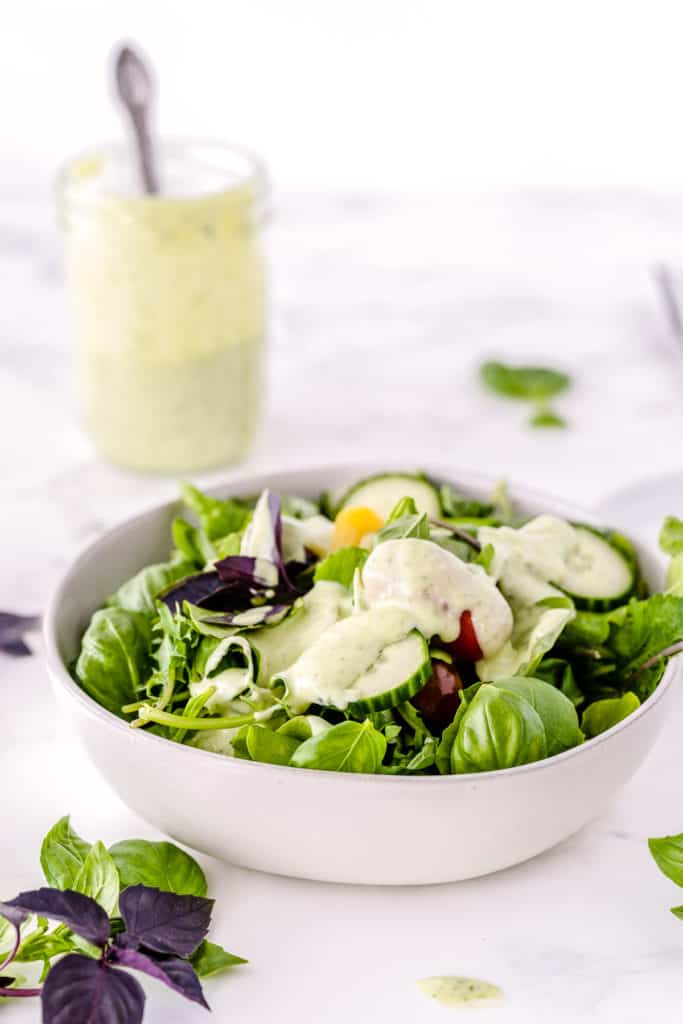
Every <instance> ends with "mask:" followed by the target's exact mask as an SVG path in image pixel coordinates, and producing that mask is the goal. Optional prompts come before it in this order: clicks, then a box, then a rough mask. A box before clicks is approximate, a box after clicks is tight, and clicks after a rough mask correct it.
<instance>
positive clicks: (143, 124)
mask: <svg viewBox="0 0 683 1024" xmlns="http://www.w3.org/2000/svg"><path fill="white" fill-rule="evenodd" d="M130 116H131V122H132V125H133V131H134V133H135V142H136V148H137V152H138V161H139V164H140V174H141V175H142V182H143V185H144V187H145V192H147V193H148V194H149V195H157V193H158V192H159V176H158V174H157V169H156V161H155V159H154V152H153V149H152V137H151V135H150V131H149V121H148V118H147V111H146V110H145V109H138V110H131V112H130Z"/></svg>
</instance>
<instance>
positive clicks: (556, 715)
mask: <svg viewBox="0 0 683 1024" xmlns="http://www.w3.org/2000/svg"><path fill="white" fill-rule="evenodd" d="M493 685H494V686H495V687H496V688H497V689H499V690H505V691H506V693H515V694H517V696H518V697H523V698H524V700H526V701H528V702H529V704H530V705H531V706H532V708H533V709H534V711H536V713H537V714H538V717H539V718H540V719H541V721H542V723H543V728H544V729H545V739H546V744H547V748H548V754H547V756H548V757H553V756H554V755H555V754H561V753H562V751H564V750H571V748H572V747H576V746H578V745H579V743H582V742H583V735H582V732H581V729H579V718H578V715H577V713H576V708H575V707H574V705H573V703H572V702H571V700H569V699H568V698H567V697H565V695H564V694H563V693H561V692H560V690H557V689H555V687H554V686H552V685H551V684H550V683H546V682H545V681H544V680H542V679H534V678H527V677H522V676H517V677H516V678H513V679H496V680H495V681H494V683H493Z"/></svg>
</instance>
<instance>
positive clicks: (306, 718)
mask: <svg viewBox="0 0 683 1024" xmlns="http://www.w3.org/2000/svg"><path fill="white" fill-rule="evenodd" d="M331 728H332V726H331V725H330V723H329V722H326V721H325V719H324V718H321V717H320V716H319V715H295V716H294V718H288V719H287V721H286V722H283V724H282V725H281V726H279V727H278V729H277V732H278V734H279V735H280V736H292V737H293V738H294V739H295V740H299V742H301V743H303V741H304V740H310V738H311V736H318V735H319V734H320V733H323V732H328V730H329V729H331Z"/></svg>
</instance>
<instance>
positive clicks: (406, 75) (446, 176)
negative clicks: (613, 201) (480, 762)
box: [0, 0, 683, 189]
mask: <svg viewBox="0 0 683 1024" xmlns="http://www.w3.org/2000/svg"><path fill="white" fill-rule="evenodd" d="M0 7H1V9H2V15H3V16H2V50H1V59H0V96H1V97H2V102H1V105H0V109H2V138H1V140H0V154H1V156H2V170H1V172H0V180H3V181H4V182H5V184H6V187H12V188H20V187H21V186H22V184H23V185H26V184H28V183H36V184H40V185H41V186H42V187H47V185H48V183H49V180H50V175H51V172H52V169H53V166H54V164H55V163H56V162H58V161H59V160H60V159H61V158H62V157H63V156H64V155H70V154H71V153H72V152H73V151H74V150H78V149H79V148H80V147H82V146H83V145H87V144H88V143H91V142H93V141H98V140H102V139H107V138H110V137H112V136H115V135H116V134H117V133H119V131H120V130H121V129H120V125H119V120H118V118H117V115H116V113H115V111H114V109H113V107H112V104H111V102H110V98H109V95H108V90H107V58H108V54H109V51H110V48H111V47H112V45H113V44H114V43H115V42H116V40H118V39H120V38H122V37H128V38H132V39H135V40H138V41H139V42H140V43H141V44H142V45H143V46H144V47H146V48H147V50H148V52H149V54H150V55H151V56H152V57H153V58H154V61H155V63H156V66H157V68H158V71H159V75H160V80H161V101H160V105H159V121H160V125H161V127H162V128H163V130H164V131H165V132H168V133H183V134H192V135H200V136H201V135H208V136H216V137H221V138H227V139H229V140H231V141H240V142H242V143H244V144H250V145H251V146H253V147H255V148H257V149H259V150H261V151H262V152H263V153H264V154H265V155H266V156H267V157H268V159H269V162H270V163H271V166H272V168H273V170H274V173H275V177H276V179H277V180H278V182H279V183H280V184H281V185H282V186H285V187H298V186H310V185H312V184H314V185H315V184H323V185H327V184H329V185H337V186H362V187H368V186H371V187H379V188H408V189H410V188H416V187H430V188H439V189H453V188H456V189H458V188H462V187H466V188H471V187H477V188H479V187H489V186H494V187H500V186H505V187H507V186H511V187H515V186H533V185H538V184H545V185H554V186H562V185H585V184H590V185H596V184H597V185H605V184H606V185H626V186H634V185H635V186H642V185H644V186H651V185H654V186H659V185H667V186H670V185H674V186H675V185H677V184H679V183H681V182H683V146H682V145H681V121H682V108H683V64H682V62H681V48H682V47H683V33H682V32H681V28H682V27H683V12H682V11H681V7H680V4H679V3H677V2H676V0H671V2H666V0H633V2H629V0H572V2H569V0H561V2H560V0H551V2H548V0H514V2H509V0H477V2H476V3H475V2H472V0H343V2H342V0H193V2H191V3H187V2H183V3H179V2H177V0H165V2H161V0H116V2H110V0H107V2H102V0H60V2H59V3H57V2H54V0H24V2H22V3H17V2H10V0H2V4H0Z"/></svg>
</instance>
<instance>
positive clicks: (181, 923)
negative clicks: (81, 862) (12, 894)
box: [0, 885, 213, 1024]
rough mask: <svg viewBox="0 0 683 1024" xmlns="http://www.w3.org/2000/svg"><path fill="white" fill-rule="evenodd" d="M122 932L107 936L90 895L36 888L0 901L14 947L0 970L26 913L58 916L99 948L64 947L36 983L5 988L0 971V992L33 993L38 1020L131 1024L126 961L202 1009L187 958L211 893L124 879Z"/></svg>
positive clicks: (202, 930)
mask: <svg viewBox="0 0 683 1024" xmlns="http://www.w3.org/2000/svg"><path fill="white" fill-rule="evenodd" d="M119 909H120V913H121V918H122V920H123V931H118V932H117V934H115V935H112V924H111V922H110V920H109V917H108V916H107V914H106V912H105V911H104V910H103V908H102V907H101V906H100V905H99V903H97V902H96V901H95V900H94V899H92V898H91V897H90V896H84V895H83V894H82V893H78V892H74V891H72V890H69V889H67V890H64V891H62V890H60V889H53V888H47V887H44V888H42V889H35V890H32V891H30V892H22V893H20V894H19V895H18V896H17V897H16V898H15V899H13V900H8V901H6V902H5V903H0V914H2V916H3V917H4V918H5V919H6V920H7V921H9V923H10V925H11V926H12V927H13V928H14V931H15V942H14V948H13V950H12V951H11V952H10V954H9V955H8V956H7V957H6V959H5V961H4V963H2V964H0V972H3V971H4V970H6V969H7V967H8V966H9V964H10V963H11V962H12V960H13V959H14V955H15V954H16V951H17V948H18V946H19V941H20V931H19V929H20V927H21V925H22V923H23V922H24V921H25V920H26V918H27V917H28V916H29V914H38V915H40V916H41V917H46V918H51V919H53V920H55V921H60V922H62V924H64V925H66V926H67V927H68V928H69V929H71V930H72V931H73V932H75V933H76V934H77V935H79V936H80V937H81V938H83V939H85V940H87V942H89V943H91V944H92V945H93V946H94V947H96V949H97V950H98V951H99V955H97V956H96V957H94V956H89V955H86V954H82V953H69V954H68V955H67V956H65V957H63V958H62V959H60V960H58V961H57V962H56V963H55V964H54V966H53V967H52V968H51V970H50V972H49V974H48V975H47V978H46V980H45V984H44V985H43V987H42V989H40V988H37V989H21V988H14V987H10V986H11V985H12V984H13V982H14V979H13V978H7V977H6V976H4V975H2V974H1V973H0V997H3V998H4V997H18V998H21V997H25V996H33V995H40V997H41V1001H42V1009H43V1014H42V1019H43V1022H44V1024H66V1022H67V1021H68V1022H72V1021H73V1022H76V1021H86V1020H87V1021H88V1022H89V1024H139V1022H140V1021H141V1020H142V1015H143V1012H144V1007H145V994H144V991H143V989H142V987H141V985H140V983H139V982H138V981H137V980H136V979H135V978H134V977H133V976H132V975H130V974H128V973H126V970H125V969H126V968H129V969H133V970H136V971H140V972H142V973H144V974H148V975H149V976H150V977H153V978H157V979H158V980H159V981H162V982H163V983H164V984H165V985H167V986H168V987H169V988H171V989H172V990H173V991H174V992H178V993H179V994H180V995H182V996H185V998H186V999H189V1000H191V1001H192V1002H195V1003H199V1004H200V1005H201V1006H204V1007H206V1008H207V1009H209V1006H208V1003H207V1002H206V1000H205V998H204V994H203V992H202V988H201V984H200V981H199V978H198V977H197V974H196V972H195V970H194V968H193V966H192V964H191V963H190V962H189V960H188V959H187V957H189V956H191V955H192V954H193V953H195V951H196V950H197V949H198V948H199V946H200V945H201V943H202V942H203V941H204V939H205V938H206V934H207V932H208V930H209V924H210V922H211V911H212V909H213V900H210V899H206V898H204V897H199V896H187V895H178V894H177V893H171V892H164V891H162V890H160V889H155V888H151V887H150V886H146V885H132V886H129V887H128V888H127V889H124V890H123V892H122V893H121V895H120V897H119Z"/></svg>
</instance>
